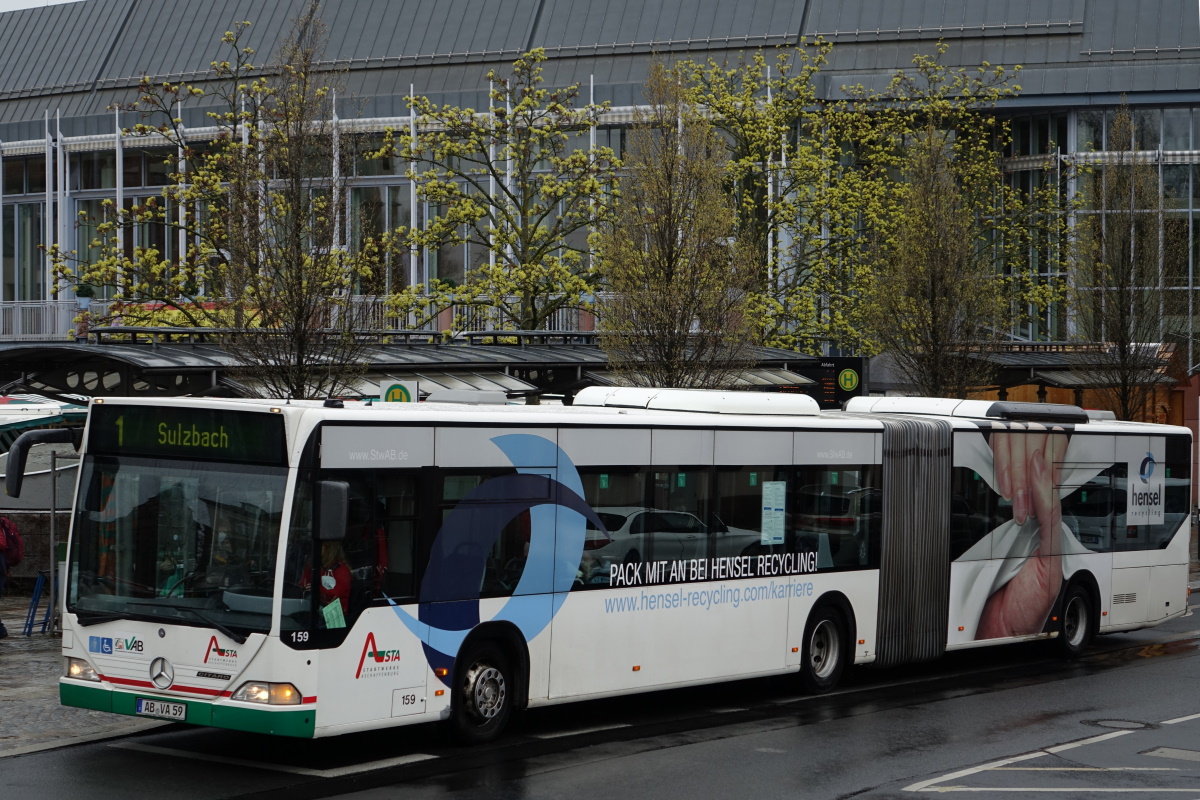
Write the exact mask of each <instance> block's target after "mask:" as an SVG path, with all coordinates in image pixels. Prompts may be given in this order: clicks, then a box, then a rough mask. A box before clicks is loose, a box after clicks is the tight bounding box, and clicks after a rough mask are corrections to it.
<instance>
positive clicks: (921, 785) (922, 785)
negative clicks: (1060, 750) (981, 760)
mask: <svg viewBox="0 0 1200 800" xmlns="http://www.w3.org/2000/svg"><path fill="white" fill-rule="evenodd" d="M1044 755H1046V754H1045V753H1043V752H1042V751H1041V750H1038V751H1037V752H1036V753H1025V754H1024V755H1020V756H1013V757H1012V758H1004V759H1001V760H999V761H992V762H991V763H988V764H983V765H982V766H978V767H968V768H967V769H960V770H959V771H958V772H951V773H950V774H949V775H943V776H942V777H940V778H930V779H929V780H926V781H920V782H918V783H914V784H912V785H911V786H905V787H904V791H906V792H923V791H925V790H926V789H929V787H931V786H934V785H935V784H938V783H942V782H943V781H952V780H954V779H956V778H965V777H967V776H968V775H974V774H976V773H979V772H984V771H985V770H989V769H995V768H996V767H1006V766H1008V765H1009V764H1016V763H1017V762H1018V761H1028V760H1029V759H1031V758H1041V757H1042V756H1044ZM955 788H956V787H949V786H939V787H937V788H934V789H929V791H932V792H944V791H947V790H954V789H955Z"/></svg>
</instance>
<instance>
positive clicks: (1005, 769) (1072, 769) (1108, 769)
mask: <svg viewBox="0 0 1200 800" xmlns="http://www.w3.org/2000/svg"><path fill="white" fill-rule="evenodd" d="M1143 755H1150V753H1144V754H1143ZM993 771H994V772H1179V771H1180V769H1179V767H996V768H995V770H993Z"/></svg>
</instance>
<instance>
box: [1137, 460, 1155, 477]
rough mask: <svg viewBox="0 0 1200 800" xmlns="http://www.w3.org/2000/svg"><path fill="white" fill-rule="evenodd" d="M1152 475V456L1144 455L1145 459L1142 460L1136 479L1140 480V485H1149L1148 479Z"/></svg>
mask: <svg viewBox="0 0 1200 800" xmlns="http://www.w3.org/2000/svg"><path fill="white" fill-rule="evenodd" d="M1153 475H1154V454H1153V453H1146V457H1145V458H1143V459H1142V466H1141V468H1140V469H1138V477H1139V478H1141V479H1142V483H1149V482H1150V478H1151V477H1153Z"/></svg>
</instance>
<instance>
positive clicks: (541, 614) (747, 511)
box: [8, 388, 1192, 742]
mask: <svg viewBox="0 0 1200 800" xmlns="http://www.w3.org/2000/svg"><path fill="white" fill-rule="evenodd" d="M481 396H482V395H481ZM54 436H58V437H63V436H69V433H66V432H63V431H51V432H34V433H31V434H30V437H31V438H29V439H28V440H27V441H24V442H22V443H20V444H19V445H18V446H16V447H15V448H14V451H13V454H12V458H13V462H11V463H14V464H16V465H17V466H16V468H10V470H9V476H8V480H9V485H10V492H11V490H12V489H14V488H15V489H16V490H17V491H18V492H19V481H20V464H21V463H22V462H23V459H24V456H25V452H26V450H27V448H28V446H29V444H30V443H31V442H36V441H44V440H46V439H47V437H54ZM77 446H78V447H79V448H80V449H81V450H82V454H83V460H82V466H81V469H80V475H79V483H78V487H77V491H76V501H75V509H74V517H73V522H72V526H71V536H70V546H69V556H68V562H67V568H66V569H67V573H66V575H65V578H64V591H63V592H62V595H63V598H62V612H63V655H64V656H65V659H64V660H65V667H64V669H65V672H64V674H63V676H62V678H61V680H60V692H61V700H62V703H63V704H64V705H68V706H76V707H81V708H88V709H97V710H102V711H108V712H112V713H117V714H128V715H140V716H146V717H154V718H161V719H168V720H176V721H180V722H187V723H191V724H196V725H211V726H217V727H223V728H232V729H237V730H243V731H257V732H263V733H273V734H281V735H286V736H298V737H322V736H332V735H336V734H340V733H346V732H350V731H361V730H367V729H374V728H382V727H388V726H395V725H406V724H411V723H421V722H427V721H434V720H448V721H449V723H448V724H449V726H450V727H451V728H452V730H453V731H454V732H455V733H456V734H457V736H458V737H459V738H460V739H461V740H465V741H469V742H480V741H486V740H489V739H491V738H493V737H495V736H497V735H498V734H499V733H500V732H501V730H503V728H504V727H505V724H506V723H507V722H508V720H509V718H510V716H511V715H512V714H513V713H514V712H515V711H519V710H521V709H523V708H526V707H530V706H540V705H548V704H554V703H563V702H570V701H573V700H583V699H590V698H601V697H606V696H613V695H622V694H628V693H633V692H644V691H650V690H656V689H663V688H667V687H679V686H687V685H695V684H706V683H716V682H720V681H728V680H736V679H743V678H750V677H754V676H764V675H777V674H786V673H796V674H797V676H798V680H799V681H800V682H801V683H802V684H803V686H805V687H807V689H809V690H811V691H814V692H819V691H824V690H828V689H830V688H832V687H833V686H834V685H835V684H836V683H837V681H838V679H839V677H841V675H842V674H843V672H844V671H845V670H846V668H847V667H848V666H849V665H851V664H868V663H874V664H877V665H890V664H897V663H903V662H916V661H924V660H929V659H934V658H937V657H938V656H940V655H941V654H942V653H943V652H944V651H947V650H958V649H963V648H969V647H976V646H980V645H990V644H998V643H1005V642H1016V641H1025V640H1031V639H1053V640H1056V641H1057V643H1058V644H1059V645H1060V646H1061V649H1062V651H1063V652H1064V653H1065V654H1067V655H1075V654H1078V653H1079V652H1080V651H1082V650H1083V649H1084V648H1085V647H1086V646H1087V645H1088V643H1089V641H1090V639H1091V638H1092V636H1093V635H1094V634H1096V633H1109V632H1116V631H1128V630H1133V629H1136V628H1142V627H1146V626H1150V625H1156V624H1158V623H1161V622H1163V621H1165V620H1168V619H1171V618H1173V617H1177V616H1179V615H1182V614H1184V613H1185V611H1186V608H1187V594H1188V589H1187V563H1188V531H1189V526H1188V521H1189V509H1190V508H1191V500H1190V486H1191V463H1192V458H1191V437H1190V434H1189V432H1188V430H1187V429H1185V428H1178V427H1171V426H1166V425H1152V424H1135V423H1125V422H1113V421H1104V420H1093V419H1090V418H1089V415H1088V413H1086V412H1084V411H1082V410H1080V409H1078V408H1076V407H1073V406H1056V405H1045V404H1023V403H1004V402H989V401H957V400H938V399H921V398H856V399H855V400H852V401H850V403H849V404H848V406H847V409H846V411H844V412H828V411H825V412H823V411H820V410H818V407H817V405H816V403H815V402H814V401H812V400H811V399H810V398H807V397H805V396H802V395H787V394H759V393H745V392H719V391H688V390H674V389H663V390H655V389H625V388H622V389H606V388H591V389H586V390H584V391H582V392H580V393H579V395H578V396H577V397H576V398H575V401H574V404H573V405H572V406H569V407H568V406H526V405H505V404H502V403H501V404H489V403H474V404H471V403H439V402H425V403H419V404H401V403H375V404H368V403H350V402H347V403H345V404H344V407H343V404H342V403H341V402H338V401H326V402H325V403H321V402H291V403H285V402H280V401H256V400H205V399H170V400H163V399H157V398H156V399H152V400H151V399H121V398H107V399H103V400H101V399H96V400H93V401H92V404H91V407H90V410H89V415H88V420H87V426H86V429H85V431H84V434H83V437H82V440H81V441H79V442H77ZM14 480H15V481H16V482H17V485H16V486H15V487H14V486H13V481H14Z"/></svg>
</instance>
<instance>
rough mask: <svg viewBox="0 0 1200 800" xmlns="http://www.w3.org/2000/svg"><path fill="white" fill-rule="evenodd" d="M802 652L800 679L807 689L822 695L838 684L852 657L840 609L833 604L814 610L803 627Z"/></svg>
mask: <svg viewBox="0 0 1200 800" xmlns="http://www.w3.org/2000/svg"><path fill="white" fill-rule="evenodd" d="M802 653H803V658H802V660H801V662H800V682H801V684H802V685H803V686H804V688H805V690H807V691H809V692H811V693H813V694H820V693H822V692H828V691H829V690H830V689H832V688H833V687H835V686H837V682H838V681H839V680H840V679H841V677H842V673H843V672H845V670H846V660H847V659H848V658H849V656H850V648H849V646H848V645H847V642H846V621H845V619H844V618H843V617H842V614H841V612H839V611H838V610H837V609H836V608H833V607H832V606H820V607H818V608H815V609H813V612H812V614H810V615H809V617H808V625H806V626H805V628H804V643H803V645H802Z"/></svg>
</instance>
